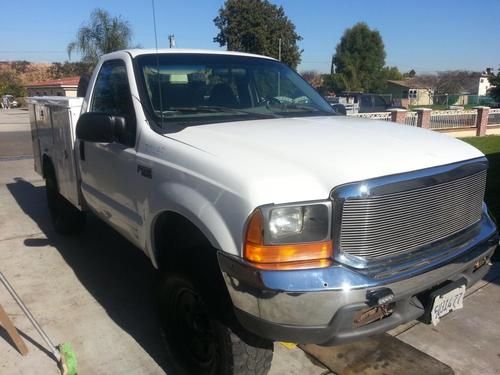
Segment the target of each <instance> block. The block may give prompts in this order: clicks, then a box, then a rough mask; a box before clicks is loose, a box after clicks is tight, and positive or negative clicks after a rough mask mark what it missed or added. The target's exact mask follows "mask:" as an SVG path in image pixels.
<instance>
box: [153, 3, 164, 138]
mask: <svg viewBox="0 0 500 375" xmlns="http://www.w3.org/2000/svg"><path fill="white" fill-rule="evenodd" d="M151 7H152V9H153V28H154V31H155V51H156V74H157V80H158V93H159V95H160V121H161V122H160V124H161V128H162V129H163V97H162V90H161V75H160V57H159V55H158V34H157V32H156V11H155V0H151Z"/></svg>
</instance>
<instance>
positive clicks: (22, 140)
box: [0, 109, 33, 159]
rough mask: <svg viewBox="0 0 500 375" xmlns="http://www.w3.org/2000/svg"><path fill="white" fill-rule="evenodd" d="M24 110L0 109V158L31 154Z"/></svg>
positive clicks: (29, 136)
mask: <svg viewBox="0 0 500 375" xmlns="http://www.w3.org/2000/svg"><path fill="white" fill-rule="evenodd" d="M27 118H28V115H27V112H26V111H24V110H18V109H10V110H0V158H2V159H8V158H12V157H14V158H19V157H27V156H32V155H33V148H32V146H31V130H30V128H29V123H28V121H27Z"/></svg>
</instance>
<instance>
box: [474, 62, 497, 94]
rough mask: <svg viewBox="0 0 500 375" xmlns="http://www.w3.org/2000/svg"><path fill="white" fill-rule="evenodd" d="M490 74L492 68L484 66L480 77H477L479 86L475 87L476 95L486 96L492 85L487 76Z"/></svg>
mask: <svg viewBox="0 0 500 375" xmlns="http://www.w3.org/2000/svg"><path fill="white" fill-rule="evenodd" d="M499 73H500V72H499ZM492 74H493V69H491V68H486V70H485V71H484V72H483V73H482V74H481V77H479V87H478V89H477V95H479V96H486V95H488V90H489V89H491V88H492V87H494V86H493V85H492V84H491V83H490V80H489V77H491V76H492Z"/></svg>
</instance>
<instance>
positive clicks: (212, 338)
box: [160, 274, 273, 375]
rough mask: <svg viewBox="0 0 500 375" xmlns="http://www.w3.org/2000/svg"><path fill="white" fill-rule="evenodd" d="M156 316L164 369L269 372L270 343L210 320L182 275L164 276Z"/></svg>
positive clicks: (213, 374) (218, 374) (212, 373)
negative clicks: (164, 353) (163, 348)
mask: <svg viewBox="0 0 500 375" xmlns="http://www.w3.org/2000/svg"><path fill="white" fill-rule="evenodd" d="M160 319H161V322H162V328H163V336H164V338H165V341H166V349H167V361H168V364H167V365H168V371H172V374H174V375H176V374H199V375H236V374H238V375H243V374H259V375H260V374H262V375H265V374H267V373H268V372H269V369H270V367H271V361H272V358H273V343H272V342H271V341H268V340H265V339H262V338H259V337H256V336H255V335H252V334H250V333H249V332H246V331H243V330H242V332H239V334H238V335H237V334H236V333H235V332H234V331H233V330H232V329H231V328H229V327H227V326H226V325H224V324H223V323H221V322H220V321H219V320H217V319H214V317H212V316H211V314H210V312H209V309H208V307H207V304H206V303H205V301H204V299H203V297H202V296H201V294H200V293H199V291H198V290H197V288H196V287H195V286H194V284H193V283H192V282H191V281H190V279H189V278H187V277H185V276H182V275H179V274H166V275H165V278H164V281H163V283H162V286H161V289H160ZM169 373H170V372H169Z"/></svg>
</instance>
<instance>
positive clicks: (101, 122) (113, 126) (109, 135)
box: [76, 112, 126, 143]
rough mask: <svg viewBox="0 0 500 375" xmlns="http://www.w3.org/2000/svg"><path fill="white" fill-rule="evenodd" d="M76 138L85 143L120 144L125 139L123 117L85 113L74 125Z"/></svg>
mask: <svg viewBox="0 0 500 375" xmlns="http://www.w3.org/2000/svg"><path fill="white" fill-rule="evenodd" d="M76 137H77V138H78V139H80V140H82V141H86V142H103V143H111V142H114V141H118V142H122V141H123V140H124V139H125V138H126V121H125V118H124V117H120V116H111V115H107V114H105V113H94V112H87V113H84V114H83V115H81V116H80V118H79V119H78V122H77V123H76Z"/></svg>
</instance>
